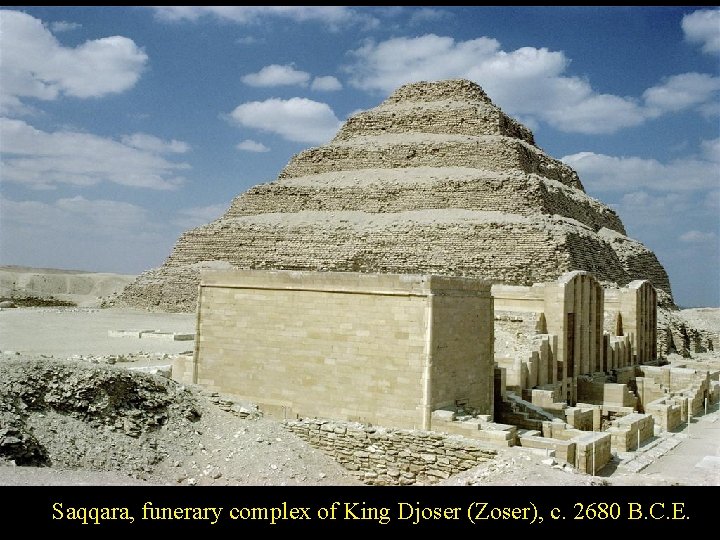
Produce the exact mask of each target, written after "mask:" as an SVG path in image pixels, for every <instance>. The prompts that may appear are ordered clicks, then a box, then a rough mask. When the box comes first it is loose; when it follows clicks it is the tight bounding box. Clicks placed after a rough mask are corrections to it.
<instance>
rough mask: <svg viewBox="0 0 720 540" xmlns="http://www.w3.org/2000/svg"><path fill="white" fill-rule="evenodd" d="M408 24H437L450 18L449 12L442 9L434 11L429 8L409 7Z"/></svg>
mask: <svg viewBox="0 0 720 540" xmlns="http://www.w3.org/2000/svg"><path fill="white" fill-rule="evenodd" d="M409 9H410V10H411V13H412V14H411V15H410V19H409V20H408V22H409V23H410V24H422V23H426V22H437V21H442V20H443V19H447V18H450V17H452V15H451V14H450V12H448V11H443V10H442V9H435V8H429V7H421V8H418V7H411V8H409Z"/></svg>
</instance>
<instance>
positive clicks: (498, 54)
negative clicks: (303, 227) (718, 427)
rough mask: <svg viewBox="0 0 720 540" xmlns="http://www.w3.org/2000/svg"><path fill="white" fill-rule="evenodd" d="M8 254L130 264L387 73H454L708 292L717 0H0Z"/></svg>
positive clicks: (425, 76) (718, 80)
mask: <svg viewBox="0 0 720 540" xmlns="http://www.w3.org/2000/svg"><path fill="white" fill-rule="evenodd" d="M0 13H1V14H0V55H1V61H0V113H1V114H2V119H1V122H2V123H1V124H0V151H2V165H1V168H0V263H1V264H18V265H30V266H44V267H55V268H71V269H85V270H93V271H107V272H120V273H139V272H141V271H143V270H146V269H149V268H152V267H156V266H159V265H160V264H161V263H162V262H163V260H164V259H165V258H166V257H167V255H168V254H169V253H170V250H171V248H172V246H173V244H174V242H175V240H176V239H177V237H178V236H179V235H180V233H182V232H183V231H184V230H187V229H188V228H191V227H194V226H198V225H201V224H203V223H207V222H209V221H211V220H212V219H215V218H216V217H218V216H220V215H221V214H222V213H223V212H224V211H225V210H226V209H227V207H228V206H229V204H230V201H231V200H232V198H233V197H235V196H237V195H238V194H240V193H242V192H243V191H245V190H247V189H248V188H249V187H251V186H252V185H255V184H258V183H261V182H268V181H271V180H273V179H274V178H275V177H276V176H277V174H278V172H279V171H280V170H281V169H282V167H283V166H284V165H285V164H286V163H287V162H288V160H289V159H290V158H291V157H292V155H293V154H295V153H297V152H299V151H301V150H303V149H304V148H307V147H309V146H317V145H319V144H322V143H324V142H327V141H328V140H329V139H330V138H331V137H332V136H333V135H334V133H335V131H336V130H337V128H338V127H339V125H340V124H341V123H342V122H343V121H344V120H345V119H346V118H347V117H348V116H349V115H351V114H352V113H354V112H355V111H357V110H360V109H367V108H370V107H373V106H375V105H377V104H379V103H380V102H381V101H382V100H383V99H385V97H387V95H388V94H389V93H390V92H391V91H392V90H393V89H394V88H396V87H397V86H399V85H401V84H404V83H406V82H414V81H418V80H435V79H444V78H454V77H465V78H469V79H472V80H475V81H476V82H478V83H479V84H480V85H481V86H483V88H484V89H485V90H486V92H487V93H488V95H489V96H490V97H491V98H492V99H493V101H494V102H495V103H496V104H498V105H499V106H500V107H502V108H503V110H504V111H505V112H507V113H508V114H510V115H512V116H514V117H515V118H517V119H519V120H520V121H522V122H523V123H525V124H526V125H527V126H528V127H530V128H531V129H532V130H533V131H534V133H535V139H536V142H537V144H538V146H540V147H541V148H542V149H543V150H545V151H546V152H547V153H548V154H550V155H552V156H554V157H556V158H559V159H563V161H565V162H566V163H568V164H569V165H571V166H572V167H574V168H575V169H576V170H577V171H578V172H579V174H580V177H581V179H582V181H583V184H584V185H585V189H586V191H587V192H588V193H589V194H590V195H591V196H593V197H595V198H598V199H600V200H601V201H603V202H604V203H606V204H609V205H610V206H612V207H613V208H614V209H615V210H616V211H617V212H618V213H619V215H620V217H621V218H622V220H623V222H624V223H625V226H626V228H627V230H628V234H629V235H630V236H631V237H633V238H636V239H638V240H640V241H642V242H643V243H644V244H645V245H647V246H648V247H649V248H650V249H652V250H654V251H655V253H656V254H657V255H658V258H659V259H660V262H661V263H662V264H663V265H664V266H665V268H666V269H667V270H668V273H669V274H670V279H671V283H672V285H673V292H674V295H675V299H676V302H677V303H679V304H680V305H683V306H702V305H706V306H707V305H710V306H718V305H720V270H719V267H720V10H718V9H716V8H709V7H655V8H646V7H612V8H606V7H597V8H591V7H569V8H564V7H516V8H504V7H496V8H489V7H475V8H444V7H416V8H411V7H385V8H356V7H348V8H316V7H309V8H303V7H288V8H281V7H258V8H247V7H229V6H225V7H218V8H212V7H210V8H205V7H200V8H195V7H188V6H184V7H178V8H171V7H159V8H151V7H104V8H102V7H27V6H23V7H20V8H12V7H10V8H6V9H5V10H3V11H2V12H0Z"/></svg>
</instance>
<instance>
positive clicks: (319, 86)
mask: <svg viewBox="0 0 720 540" xmlns="http://www.w3.org/2000/svg"><path fill="white" fill-rule="evenodd" d="M310 89H311V90H320V91H323V92H334V91H336V90H342V83H341V82H340V81H338V80H337V79H336V78H335V77H333V76H332V75H326V76H324V77H315V79H313V82H312V85H311V86H310Z"/></svg>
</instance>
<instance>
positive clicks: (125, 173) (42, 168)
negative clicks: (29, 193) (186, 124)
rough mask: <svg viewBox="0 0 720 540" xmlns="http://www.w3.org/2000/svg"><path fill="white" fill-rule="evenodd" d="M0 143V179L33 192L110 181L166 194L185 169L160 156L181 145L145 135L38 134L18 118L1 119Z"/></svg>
mask: <svg viewBox="0 0 720 540" xmlns="http://www.w3.org/2000/svg"><path fill="white" fill-rule="evenodd" d="M0 139H2V141H3V144H2V147H1V150H2V163H3V180H4V181H6V182H14V183H18V184H22V185H24V186H26V187H30V188H33V189H52V188H55V187H57V185H58V184H70V185H75V186H92V185H96V184H99V183H101V182H111V183H114V184H120V185H123V186H132V187H140V188H149V189H158V190H168V189H175V188H177V187H178V186H179V185H180V184H181V183H182V182H183V178H182V177H178V176H176V172H177V171H178V170H179V169H187V168H189V165H187V164H186V163H175V162H171V161H168V160H167V159H165V158H164V157H162V156H161V155H160V153H163V152H168V151H169V152H173V151H179V150H184V149H186V148H187V145H185V143H182V142H179V141H171V142H170V143H167V142H164V141H162V140H161V139H158V138H157V137H153V136H150V135H145V134H135V135H131V136H129V137H126V138H124V139H123V141H116V140H114V139H110V138H105V137H100V136H97V135H93V134H90V133H80V132H75V131H56V132H46V131H41V130H39V129H36V128H34V127H33V126H31V125H29V124H27V123H26V122H23V121H22V120H15V119H8V118H2V119H0Z"/></svg>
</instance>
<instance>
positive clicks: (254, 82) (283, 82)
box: [242, 64, 310, 87]
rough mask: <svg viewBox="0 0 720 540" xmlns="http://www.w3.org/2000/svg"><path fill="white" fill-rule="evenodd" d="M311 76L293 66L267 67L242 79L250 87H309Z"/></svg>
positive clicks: (272, 65)
mask: <svg viewBox="0 0 720 540" xmlns="http://www.w3.org/2000/svg"><path fill="white" fill-rule="evenodd" d="M309 81H310V74H309V73H307V72H305V71H300V70H297V69H295V67H294V66H293V65H292V64H286V65H282V66H281V65H278V64H271V65H269V66H265V67H264V68H262V69H261V70H260V71H258V72H257V73H249V74H248V75H245V76H244V77H243V78H242V82H244V83H245V84H247V85H248V86H265V87H268V86H293V85H299V86H307V84H308V82H309Z"/></svg>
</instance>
